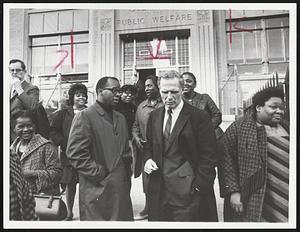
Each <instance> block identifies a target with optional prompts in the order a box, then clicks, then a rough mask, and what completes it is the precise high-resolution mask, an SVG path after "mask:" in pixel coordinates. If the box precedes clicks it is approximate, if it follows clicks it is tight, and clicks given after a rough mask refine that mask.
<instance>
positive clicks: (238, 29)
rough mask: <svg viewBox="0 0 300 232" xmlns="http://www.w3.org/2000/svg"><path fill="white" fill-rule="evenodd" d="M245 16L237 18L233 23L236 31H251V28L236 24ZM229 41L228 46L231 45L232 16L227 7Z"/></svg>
mask: <svg viewBox="0 0 300 232" xmlns="http://www.w3.org/2000/svg"><path fill="white" fill-rule="evenodd" d="M245 18H246V17H242V18H239V19H238V21H236V22H235V23H234V25H233V27H234V29H236V32H243V31H244V32H253V30H252V29H248V28H242V27H239V26H238V25H237V24H238V23H240V21H241V20H242V19H245ZM229 43H230V46H231V45H232V16H231V9H230V8H229Z"/></svg>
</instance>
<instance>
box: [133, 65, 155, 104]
mask: <svg viewBox="0 0 300 232" xmlns="http://www.w3.org/2000/svg"><path fill="white" fill-rule="evenodd" d="M137 72H138V77H139V80H138V82H137V83H136V86H137V96H136V98H135V102H136V105H139V104H140V103H141V102H142V101H144V100H145V99H146V92H145V80H146V77H148V76H150V75H155V68H151V69H138V70H137Z"/></svg>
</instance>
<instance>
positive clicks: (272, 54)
mask: <svg viewBox="0 0 300 232" xmlns="http://www.w3.org/2000/svg"><path fill="white" fill-rule="evenodd" d="M288 19H289V18H287V17H285V18H275V19H267V20H266V34H267V44H268V58H269V61H270V62H272V61H275V62H276V61H287V60H288V59H289V22H288Z"/></svg>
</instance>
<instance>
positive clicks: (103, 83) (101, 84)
mask: <svg viewBox="0 0 300 232" xmlns="http://www.w3.org/2000/svg"><path fill="white" fill-rule="evenodd" d="M109 79H112V80H116V81H119V80H118V79H117V78H115V77H108V76H106V77H102V78H100V79H99V81H98V82H97V85H96V94H97V95H98V90H99V89H103V88H105V87H106V84H107V82H108V80H109Z"/></svg>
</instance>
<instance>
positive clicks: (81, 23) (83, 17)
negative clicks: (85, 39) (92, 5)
mask: <svg viewBox="0 0 300 232" xmlns="http://www.w3.org/2000/svg"><path fill="white" fill-rule="evenodd" d="M88 29H89V11H88V10H74V31H78V30H88Z"/></svg>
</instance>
